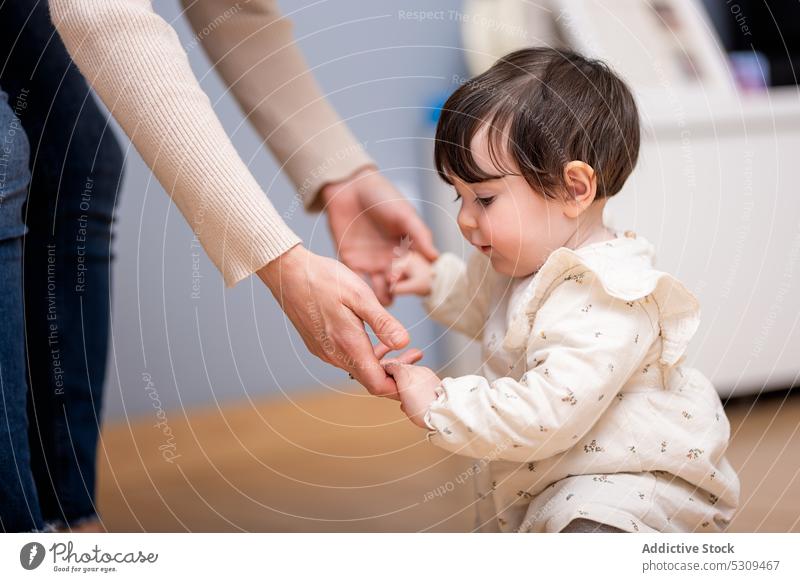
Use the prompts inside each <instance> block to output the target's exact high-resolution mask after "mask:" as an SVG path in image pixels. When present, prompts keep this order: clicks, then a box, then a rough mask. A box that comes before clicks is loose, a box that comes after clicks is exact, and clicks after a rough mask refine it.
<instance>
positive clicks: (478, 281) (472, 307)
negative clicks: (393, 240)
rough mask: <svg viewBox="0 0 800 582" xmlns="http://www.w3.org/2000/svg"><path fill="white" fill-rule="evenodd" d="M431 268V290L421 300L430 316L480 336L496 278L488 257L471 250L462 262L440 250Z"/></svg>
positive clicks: (451, 326)
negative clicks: (469, 254)
mask: <svg viewBox="0 0 800 582" xmlns="http://www.w3.org/2000/svg"><path fill="white" fill-rule="evenodd" d="M433 272H434V277H433V284H432V288H431V293H430V295H428V296H427V297H426V298H425V301H424V306H425V309H426V310H427V311H428V314H429V315H430V316H431V319H433V320H434V321H436V322H438V323H440V324H442V325H444V326H447V327H448V328H451V329H453V330H455V331H458V332H461V333H463V334H465V335H467V336H469V337H471V338H475V339H480V337H481V335H482V332H483V327H484V324H485V323H486V316H487V314H488V311H489V300H490V296H491V287H492V284H493V281H494V280H495V278H496V275H495V273H494V271H493V270H492V267H491V265H490V264H489V261H488V259H487V258H486V257H485V256H484V255H481V254H479V253H473V254H472V255H471V256H470V258H469V260H468V261H467V262H466V263H465V262H464V261H463V260H462V259H460V258H459V257H457V256H456V255H454V254H452V253H443V254H442V255H440V256H439V258H438V259H436V262H435V263H434V264H433Z"/></svg>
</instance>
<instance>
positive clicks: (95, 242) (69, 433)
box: [0, 0, 123, 531]
mask: <svg viewBox="0 0 800 582" xmlns="http://www.w3.org/2000/svg"><path fill="white" fill-rule="evenodd" d="M14 43H16V44H14ZM0 62H5V63H6V66H5V68H4V69H3V74H2V77H0V88H1V89H2V90H3V91H6V92H7V93H8V95H6V94H5V93H2V94H0V97H2V98H0V141H2V140H3V139H4V138H7V137H9V136H10V135H11V134H12V133H13V136H11V137H13V138H14V139H12V141H11V145H10V147H9V151H10V152H11V153H9V154H8V164H7V166H8V168H7V171H6V174H7V177H6V179H5V182H3V179H2V161H0V320H1V321H2V322H3V323H2V332H0V531H26V530H41V529H45V528H47V527H53V526H55V527H59V526H60V527H63V526H71V525H76V524H77V523H79V522H80V521H82V520H85V519H91V518H93V517H95V516H96V515H97V509H96V504H95V462H96V449H97V440H98V434H99V428H100V413H101V407H102V395H103V381H104V376H105V370H106V355H107V350H108V337H109V336H108V333H109V310H110V279H111V259H112V256H111V228H112V219H113V213H114V206H115V202H116V197H117V193H118V189H119V186H120V182H121V177H122V166H123V158H122V152H121V149H120V147H119V144H118V143H117V141H116V140H115V138H114V136H113V134H112V133H111V128H110V127H109V126H108V124H107V120H106V118H105V116H104V115H103V114H102V113H101V112H100V110H99V108H98V107H97V105H96V103H95V101H94V100H93V97H92V95H91V93H90V90H89V88H88V86H87V84H86V82H85V80H84V79H83V77H82V76H81V75H80V73H79V72H78V70H77V68H76V67H75V65H74V64H73V63H72V62H71V60H70V59H69V56H68V55H67V53H66V50H65V49H64V47H63V45H62V44H61V43H60V41H59V40H58V35H57V34H56V33H55V31H54V30H53V27H52V24H51V23H50V19H49V15H48V13H47V6H46V3H45V2H36V1H35V0H16V1H15V2H11V3H6V4H5V6H4V7H3V8H2V9H0ZM20 125H21V127H20ZM22 128H24V131H22ZM26 136H27V140H26V139H25V137H26ZM3 152H4V150H3V149H2V147H0V155H2V153H3ZM26 197H27V199H26ZM23 305H24V311H23ZM26 364H27V365H26Z"/></svg>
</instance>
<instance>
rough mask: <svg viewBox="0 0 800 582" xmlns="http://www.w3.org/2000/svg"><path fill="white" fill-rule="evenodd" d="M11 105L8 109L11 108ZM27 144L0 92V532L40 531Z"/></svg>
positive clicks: (19, 126)
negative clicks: (28, 330)
mask: <svg viewBox="0 0 800 582" xmlns="http://www.w3.org/2000/svg"><path fill="white" fill-rule="evenodd" d="M12 105H13V103H12ZM28 153H29V152H28V140H27V137H26V136H25V132H24V131H23V129H22V127H21V125H20V123H19V120H18V119H17V117H16V116H15V115H14V111H13V109H12V108H11V107H10V106H9V103H8V97H7V95H6V94H5V93H4V92H3V91H0V321H2V324H0V531H3V532H11V531H31V530H39V529H41V528H42V516H41V512H40V510H39V501H38V498H37V494H36V487H35V485H34V482H33V474H32V473H31V456H30V450H29V447H28V431H27V428H28V419H27V414H26V410H25V402H26V398H27V393H28V384H27V381H26V377H25V326H24V322H23V315H22V314H23V309H22V305H23V303H22V243H21V241H22V235H23V234H24V233H25V225H24V223H23V221H22V205H23V202H24V201H25V196H26V195H27V190H28V182H29V179H30V174H29V172H28Z"/></svg>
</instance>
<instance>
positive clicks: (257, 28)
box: [182, 0, 372, 210]
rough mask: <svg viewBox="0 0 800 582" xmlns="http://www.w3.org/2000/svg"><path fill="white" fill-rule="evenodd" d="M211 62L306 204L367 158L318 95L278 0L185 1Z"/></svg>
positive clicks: (314, 206)
mask: <svg viewBox="0 0 800 582" xmlns="http://www.w3.org/2000/svg"><path fill="white" fill-rule="evenodd" d="M182 3H183V6H184V9H185V10H186V15H187V16H188V18H189V21H190V22H191V24H192V27H193V28H194V30H195V33H196V34H197V38H198V39H199V41H200V43H201V44H202V46H203V48H204V49H205V51H206V53H207V54H208V56H209V58H210V59H211V62H212V63H213V64H214V68H215V69H216V70H217V72H219V74H220V75H221V76H222V78H223V79H224V80H225V82H226V84H227V85H228V87H230V88H231V91H232V92H233V94H234V96H235V97H236V100H237V101H238V102H239V105H240V106H241V107H242V110H243V111H244V114H245V115H246V116H247V118H248V119H249V120H250V122H251V123H252V124H253V126H254V127H255V128H256V130H257V131H258V132H259V134H260V135H261V137H262V138H263V139H264V140H265V141H266V143H267V145H268V146H269V148H270V150H271V151H272V153H273V154H274V155H275V157H276V158H277V159H278V161H279V162H280V164H281V166H282V168H281V169H282V170H283V171H284V172H285V173H286V175H287V176H288V177H289V179H290V180H291V181H292V182H293V183H294V186H295V188H296V189H297V191H298V192H299V193H300V195H301V196H302V198H303V201H304V204H305V206H306V208H307V209H309V210H319V209H320V208H321V201H320V200H319V197H318V196H317V194H318V192H319V190H320V188H321V187H322V186H323V185H324V184H326V183H328V182H337V181H339V180H342V179H344V178H346V177H348V176H349V175H351V174H353V173H354V172H355V171H356V170H358V169H360V168H362V167H364V166H366V165H370V164H372V160H371V159H370V158H369V157H368V156H367V154H366V153H365V152H364V149H363V148H362V147H361V145H360V144H359V143H358V142H357V141H356V140H355V139H354V138H353V136H352V134H351V133H350V131H349V129H348V128H347V126H346V125H345V124H344V122H342V120H341V119H340V118H339V117H338V116H337V115H336V113H335V112H334V111H333V109H332V108H331V107H330V105H329V104H328V102H327V101H326V100H325V98H324V97H323V95H322V93H321V91H320V89H319V87H318V86H317V83H316V82H315V81H314V78H313V76H312V74H311V73H310V72H309V70H308V66H307V64H306V62H305V60H304V59H303V56H302V55H301V54H300V51H299V50H298V48H297V45H296V44H295V43H294V39H293V36H292V23H291V22H290V21H289V20H288V19H287V18H284V17H282V15H281V13H280V11H279V9H278V6H277V2H275V0H250V1H249V2H241V1H237V0H182Z"/></svg>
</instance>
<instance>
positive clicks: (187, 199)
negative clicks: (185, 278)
mask: <svg viewBox="0 0 800 582" xmlns="http://www.w3.org/2000/svg"><path fill="white" fill-rule="evenodd" d="M50 10H51V15H52V18H53V23H54V25H55V27H56V29H57V30H58V32H59V34H60V35H61V37H62V38H63V40H64V44H65V46H66V47H67V50H68V51H69V52H70V54H71V56H72V58H73V60H74V61H75V63H76V64H77V65H78V67H79V68H80V69H81V71H82V72H83V74H84V75H85V76H86V78H87V80H88V81H89V83H90V84H91V85H92V87H93V88H94V89H95V90H96V92H97V94H98V95H99V96H100V98H101V99H102V100H103V102H104V103H105V105H106V106H107V107H108V109H109V111H110V112H111V114H112V115H113V116H114V118H115V119H116V120H117V121H118V122H119V124H120V125H121V126H122V128H123V130H124V131H125V132H126V133H127V134H128V136H129V137H130V139H131V141H132V142H133V143H134V145H135V146H136V149H137V150H138V151H139V153H140V154H141V156H142V158H143V159H144V160H145V162H146V163H147V165H148V166H149V167H150V168H151V169H152V171H153V173H154V174H155V175H156V177H157V178H158V180H159V182H160V183H161V185H162V186H163V187H164V189H165V190H166V191H167V193H168V194H169V195H170V196H171V197H172V199H173V201H174V202H175V204H176V205H177V206H178V208H179V209H180V211H181V212H182V214H183V215H184V217H185V218H186V220H187V221H188V222H189V225H190V226H191V228H192V230H194V231H195V233H196V234H197V236H198V238H199V240H200V242H201V243H202V245H203V247H204V248H205V250H206V252H207V253H208V255H209V257H210V258H211V260H212V261H213V262H214V264H215V265H216V266H217V267H218V268H219V269H220V271H221V272H222V273H223V276H224V278H225V282H226V284H227V285H229V286H231V285H234V284H235V283H237V282H238V281H239V280H241V279H243V278H244V277H246V276H248V275H250V274H252V273H253V272H255V271H256V270H258V269H259V268H260V267H262V266H263V265H265V264H266V263H268V262H270V261H271V260H272V259H274V258H276V257H278V256H279V255H281V254H282V253H284V252H285V251H286V250H288V249H289V248H291V247H292V246H294V245H296V244H297V243H298V242H300V239H299V238H298V237H297V236H296V235H295V234H294V233H293V232H292V231H291V230H290V229H289V227H288V226H286V224H285V223H284V222H283V220H282V219H281V217H280V216H279V215H278V213H277V212H276V211H275V208H274V207H273V206H272V204H271V203H270V202H269V200H268V199H267V197H266V195H265V194H264V192H263V191H262V190H261V188H260V187H259V185H258V184H257V183H256V181H255V179H254V178H253V176H252V175H251V173H250V171H249V170H248V169H247V167H246V165H245V164H244V162H243V161H242V160H241V158H240V157H239V155H238V154H237V152H236V150H235V149H234V147H233V145H232V144H231V142H230V140H229V139H228V136H227V135H226V133H225V131H224V129H223V127H222V125H221V124H220V122H219V119H218V118H217V116H216V115H215V113H214V111H213V109H212V108H211V104H210V102H209V99H208V97H207V96H206V94H205V93H204V92H203V91H202V90H201V88H200V86H199V84H198V82H197V79H196V78H195V76H194V74H193V73H192V71H191V68H190V67H189V61H188V59H187V57H186V53H185V52H184V50H183V48H182V47H181V44H180V42H179V40H178V37H177V35H176V33H175V31H174V30H173V28H172V27H171V26H170V25H169V24H168V23H167V22H165V21H164V20H163V19H162V18H160V17H159V16H158V15H156V14H155V13H154V12H153V10H152V7H151V5H150V2H149V1H148V0H50Z"/></svg>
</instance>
